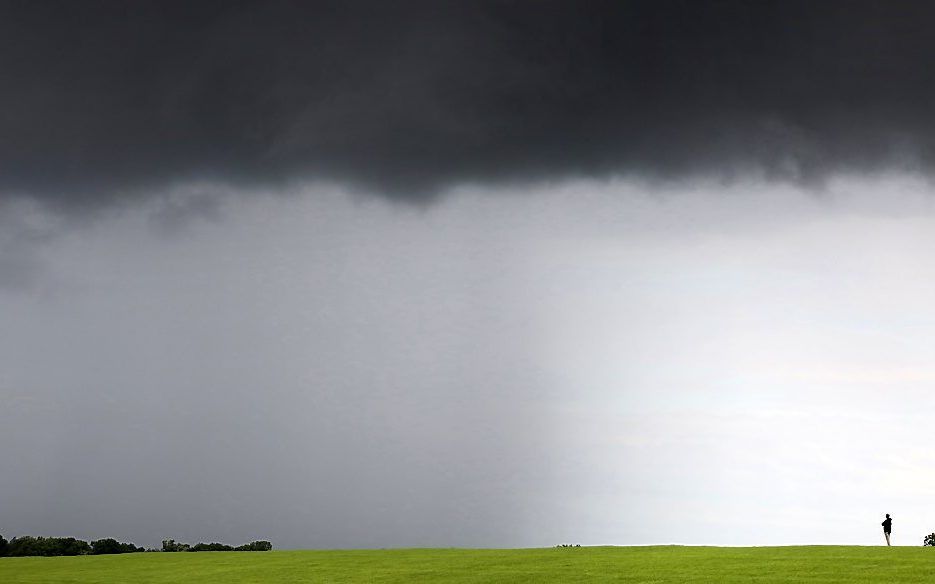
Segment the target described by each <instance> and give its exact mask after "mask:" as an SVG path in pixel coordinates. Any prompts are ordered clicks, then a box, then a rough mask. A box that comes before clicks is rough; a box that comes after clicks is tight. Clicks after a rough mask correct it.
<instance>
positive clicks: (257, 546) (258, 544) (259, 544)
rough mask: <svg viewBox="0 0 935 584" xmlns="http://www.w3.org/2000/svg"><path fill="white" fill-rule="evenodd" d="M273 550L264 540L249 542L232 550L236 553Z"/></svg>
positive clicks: (271, 545)
mask: <svg viewBox="0 0 935 584" xmlns="http://www.w3.org/2000/svg"><path fill="white" fill-rule="evenodd" d="M271 549H273V544H271V543H270V542H268V541H265V540H259V541H251V542H250V543H245V544H243V545H239V546H237V547H235V548H234V550H236V551H238V552H268V551H270V550H271Z"/></svg>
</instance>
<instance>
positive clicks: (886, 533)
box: [883, 531, 890, 545]
mask: <svg viewBox="0 0 935 584" xmlns="http://www.w3.org/2000/svg"><path fill="white" fill-rule="evenodd" d="M883 535H885V536H886V545H890V534H889V532H888V531H884V532H883Z"/></svg>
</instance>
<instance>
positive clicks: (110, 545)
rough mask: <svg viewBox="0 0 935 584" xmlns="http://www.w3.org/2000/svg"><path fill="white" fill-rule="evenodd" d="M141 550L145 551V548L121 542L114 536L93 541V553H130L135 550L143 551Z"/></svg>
mask: <svg viewBox="0 0 935 584" xmlns="http://www.w3.org/2000/svg"><path fill="white" fill-rule="evenodd" d="M141 551H143V548H141V547H136V546H135V545H133V544H132V543H122V542H119V541H117V540H116V539H114V538H112V537H108V538H105V539H99V540H97V541H92V542H91V553H92V554H95V555H101V554H130V553H133V552H141Z"/></svg>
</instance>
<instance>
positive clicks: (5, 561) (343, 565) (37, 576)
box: [0, 546, 935, 584]
mask: <svg viewBox="0 0 935 584" xmlns="http://www.w3.org/2000/svg"><path fill="white" fill-rule="evenodd" d="M572 581H588V582H643V583H647V584H649V583H654V584H659V583H665V582H745V583H749V582H757V583H770V582H841V583H845V582H847V583H855V582H858V583H859V582H935V549H933V548H927V549H926V548H922V547H905V548H896V547H893V548H886V547H853V546H815V547H773V548H703V547H593V548H567V549H566V548H552V549H549V548H546V549H524V550H467V549H406V550H353V551H283V552H277V551H274V552H256V553H251V552H202V553H175V554H166V553H140V554H129V555H123V556H82V557H71V558H0V582H3V583H4V584H16V583H21V582H63V583H66V582H67V583H76V584H77V583H82V584H83V583H91V582H94V583H101V584H104V583H107V584H114V583H121V582H125V583H128V584H130V583H132V584H146V583H165V584H170V583H178V582H209V583H219V584H220V583H225V584H227V583H231V584H236V583H241V582H244V583H245V582H572Z"/></svg>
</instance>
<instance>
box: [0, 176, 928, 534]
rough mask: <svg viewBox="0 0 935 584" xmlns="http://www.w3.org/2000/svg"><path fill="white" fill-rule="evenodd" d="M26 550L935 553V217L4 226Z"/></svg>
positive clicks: (914, 197)
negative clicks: (88, 542) (887, 547)
mask: <svg viewBox="0 0 935 584" xmlns="http://www.w3.org/2000/svg"><path fill="white" fill-rule="evenodd" d="M2 205H3V206H2V215H0V223H2V227H3V229H2V231H0V232H2V233H4V237H5V238H6V239H5V240H4V246H3V247H2V253H0V267H2V268H3V273H4V275H5V276H6V277H5V278H4V281H3V284H4V285H3V286H2V287H0V315H2V333H0V400H2V403H3V407H2V408H0V441H2V443H3V444H4V445H5V448H4V451H5V455H4V456H2V457H0V528H2V532H3V534H4V535H6V536H8V537H9V536H12V535H20V534H36V535H62V536H66V535H70V536H75V537H81V538H84V539H95V538H98V537H116V538H118V539H121V540H126V541H133V542H135V543H137V544H139V545H145V546H158V544H159V542H160V541H161V540H162V539H164V538H170V537H171V538H173V539H176V540H180V541H191V542H194V541H225V542H229V543H242V542H245V541H250V540H252V539H269V540H271V541H273V544H274V545H275V546H276V547H277V548H280V549H282V548H332V547H400V546H431V547H445V546H478V547H526V546H550V545H556V544H558V543H580V544H583V545H592V544H619V545H638V544H652V543H683V544H711V545H774V544H812V543H834V544H865V545H879V544H880V543H881V542H882V533H881V528H880V522H881V521H882V519H883V514H884V513H891V514H892V515H893V517H894V528H893V531H894V536H893V537H894V543H895V544H896V545H920V544H921V541H922V537H923V536H924V535H925V534H927V533H930V532H931V531H932V530H933V526H935V523H933V522H935V503H932V501H931V493H932V490H933V488H935V470H933V469H935V454H932V449H931V447H930V444H929V438H930V435H931V433H930V429H931V420H932V419H933V414H935V398H933V397H932V396H931V388H932V386H933V382H935V368H933V365H932V362H931V356H932V355H933V354H935V333H933V331H935V326H933V325H935V305H933V303H932V298H933V296H935V264H933V263H932V261H931V253H932V250H933V249H935V199H933V198H932V186H931V184H930V183H929V182H928V181H927V180H926V179H925V178H924V177H922V176H920V175H916V174H911V173H904V172H893V173H878V174H864V175H859V174H839V175H835V176H834V177H833V178H832V179H830V180H829V181H828V182H827V184H825V185H822V186H819V187H812V186H808V185H801V184H793V183H782V182H775V181H770V180H765V179H763V178H758V177H756V176H753V177H750V178H746V179H738V180H734V181H729V182H723V181H719V180H714V179H711V180H707V179H705V180H702V179H695V180H673V181H669V182H644V181H640V180H637V179H633V178H617V179H609V180H590V179H568V180H561V181H542V182H516V183H512V184H511V185H507V184H501V185H499V186H498V185H489V184H478V185H476V186H460V187H455V188H453V190H452V191H451V192H448V193H447V194H446V196H444V197H441V198H438V199H436V200H431V201H414V202H408V201H407V202H402V203H400V202H398V201H393V200H389V199H387V198H382V197H372V196H369V195H365V194H360V193H355V192H352V191H348V190H346V189H345V188H343V187H342V186H340V185H335V184H332V183H325V182H300V183H296V184H295V186H294V187H292V188H291V191H290V192H289V193H283V192H275V193H274V192H273V191H272V190H270V191H249V190H244V189H243V188H239V189H235V188H234V187H228V186H224V185H223V184H221V183H210V182H187V183H186V182H181V183H177V184H176V186H174V187H172V188H167V189H163V190H161V191H160V192H159V193H158V194H156V195H152V196H150V197H148V198H146V199H143V200H140V201H138V202H135V203H134V204H129V205H110V206H107V207H104V208H102V209H100V210H98V211H95V212H93V213H86V214H81V215H76V214H64V215H63V214H59V213H56V212H54V211H50V210H48V209H47V208H45V207H43V206H41V205H38V204H33V203H32V202H31V201H30V200H29V199H11V200H7V201H5V202H3V203H2Z"/></svg>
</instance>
